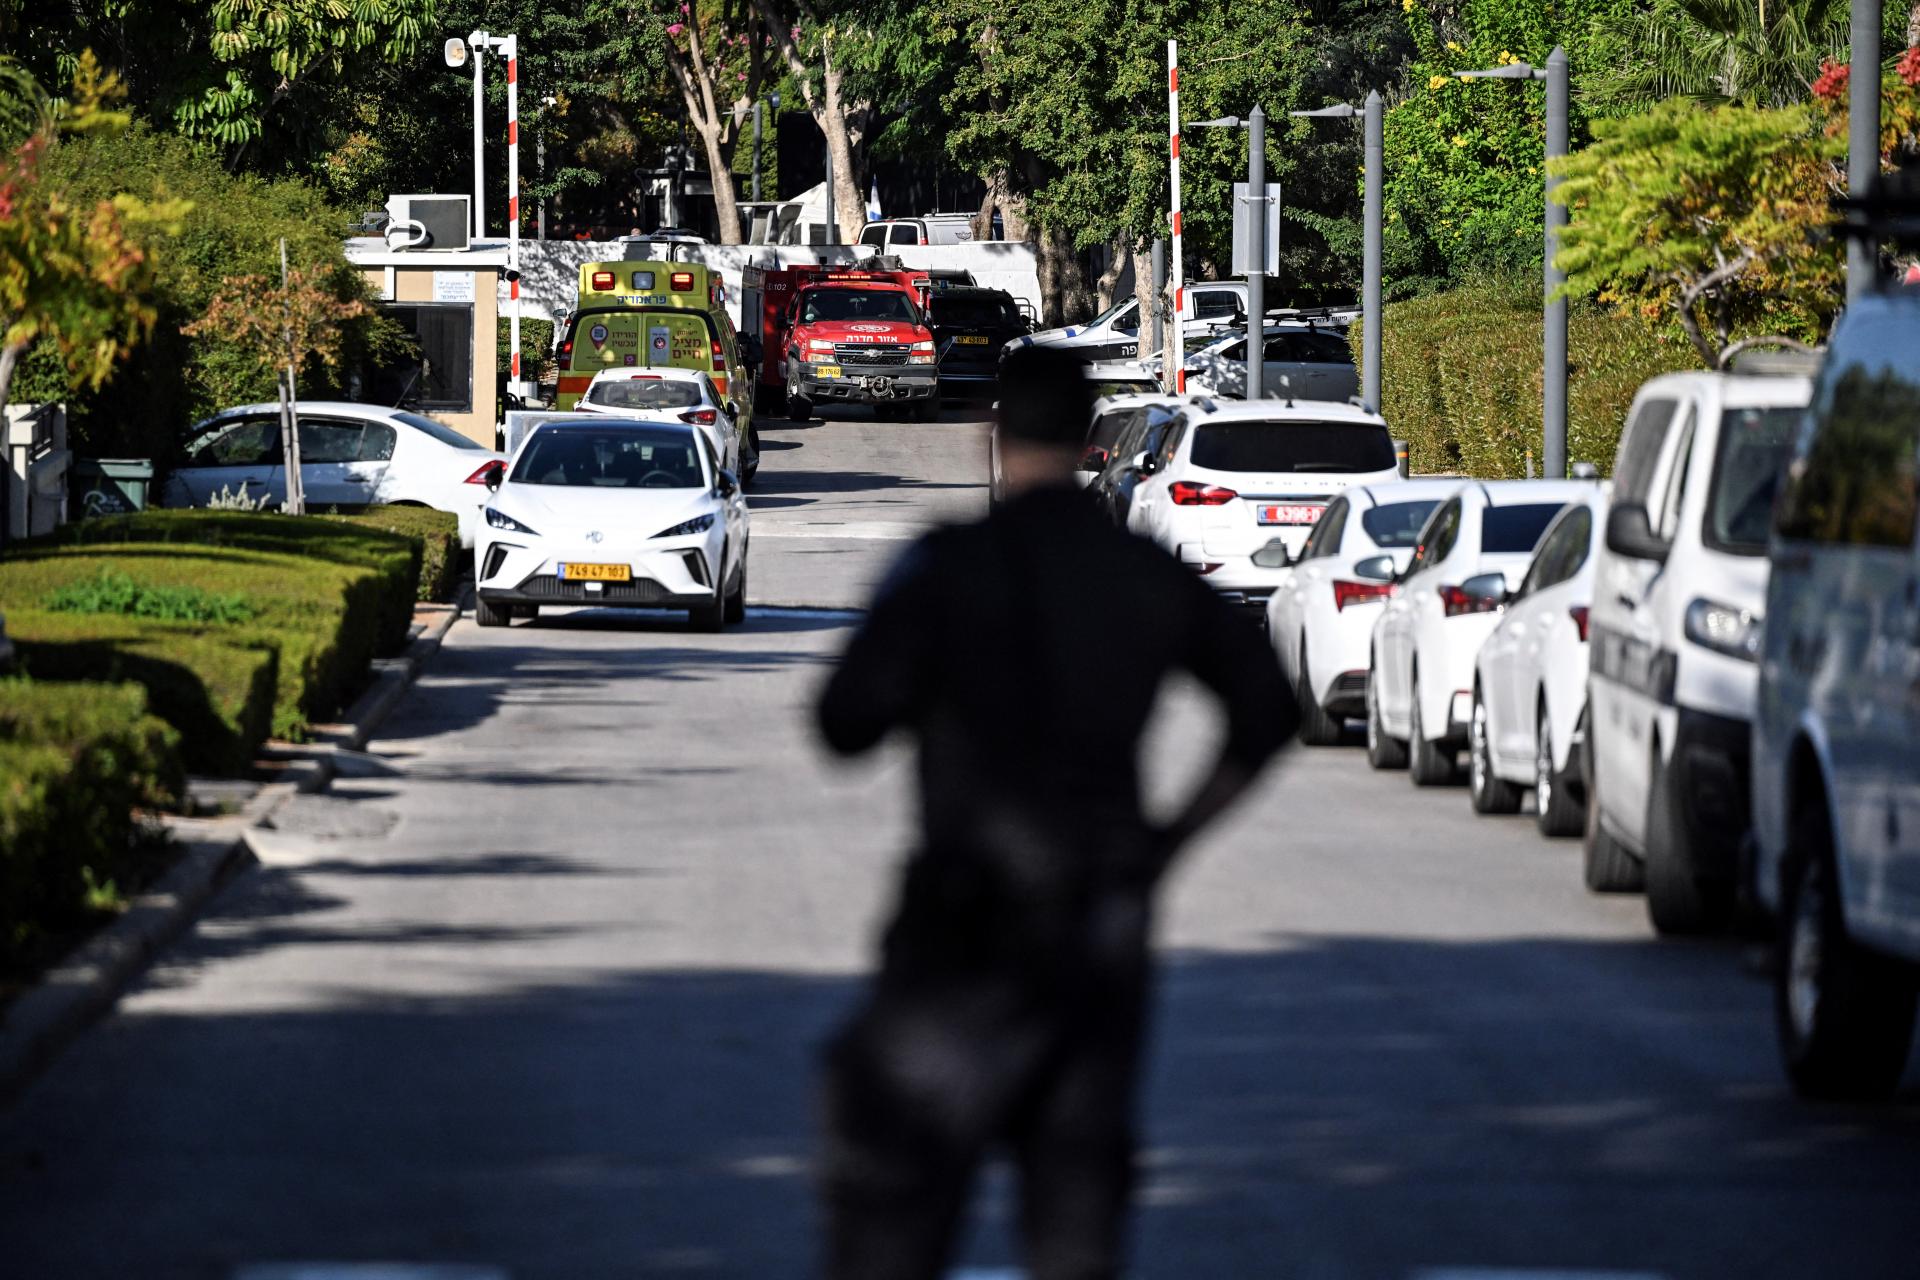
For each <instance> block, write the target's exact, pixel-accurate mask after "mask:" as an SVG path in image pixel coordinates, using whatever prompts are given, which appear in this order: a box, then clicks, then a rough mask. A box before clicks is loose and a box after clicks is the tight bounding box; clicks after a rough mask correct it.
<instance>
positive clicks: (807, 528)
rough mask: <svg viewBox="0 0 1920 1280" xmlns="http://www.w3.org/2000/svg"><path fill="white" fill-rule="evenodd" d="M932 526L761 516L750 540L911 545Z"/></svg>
mask: <svg viewBox="0 0 1920 1280" xmlns="http://www.w3.org/2000/svg"><path fill="white" fill-rule="evenodd" d="M932 527H933V526H932V525H925V524H912V523H908V522H907V521H904V520H900V521H895V520H847V521H842V522H838V523H836V522H834V521H831V520H810V521H805V522H802V521H797V520H794V521H788V520H779V521H775V520H768V519H766V518H764V517H762V518H761V519H759V520H756V521H754V522H753V533H752V537H753V538H754V540H755V541H758V540H759V539H761V538H848V539H855V540H858V541H861V542H911V541H913V540H914V539H915V538H919V537H922V536H924V535H925V534H926V532H927V531H928V530H929V529H931V528H932Z"/></svg>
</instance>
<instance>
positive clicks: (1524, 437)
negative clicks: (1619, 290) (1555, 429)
mask: <svg viewBox="0 0 1920 1280" xmlns="http://www.w3.org/2000/svg"><path fill="white" fill-rule="evenodd" d="M1567 331H1568V332H1567V365H1568V368H1567V457H1568V460H1569V461H1571V462H1591V463H1594V464H1595V465H1596V466H1598V467H1599V468H1600V469H1601V471H1602V472H1603V473H1604V472H1610V471H1611V470H1612V468H1613V455H1614V450H1615V448H1616V447H1617V445H1618V443H1619V439H1620V428H1621V426H1622V424H1623V422H1624V420H1625V418H1626V412H1627V409H1628V407H1629V406H1630V405H1631V404H1632V402H1633V395H1634V392H1635V391H1637V390H1638V389H1639V388H1640V384H1641V383H1643V382H1645V381H1646V380H1647V379H1648V378H1651V377H1653V376H1654V375H1655V374H1660V373H1667V372H1670V371H1672V370H1675V369H1686V368H1696V367H1698V364H1697V361H1696V360H1695V358H1694V356H1693V352H1692V350H1691V348H1688V347H1686V346H1684V345H1683V344H1680V343H1676V342H1673V341H1670V340H1666V339H1663V338H1662V337H1660V336H1659V335H1658V334H1656V333H1655V332H1653V330H1651V329H1650V328H1649V327H1648V326H1647V325H1646V324H1644V323H1643V322H1642V321H1640V320H1639V319H1637V318H1636V317H1634V316H1631V315H1628V314H1625V313H1622V312H1618V311H1612V310H1609V309H1606V308H1603V307H1600V306H1598V305H1596V304H1593V303H1587V302H1579V301H1576V302H1574V303H1573V304H1571V305H1570V306H1569V307H1568V325H1567ZM1544 336H1545V335H1544V321H1543V319H1542V316H1541V306H1540V287H1539V284H1538V282H1537V281H1534V280H1530V279H1527V278H1524V277H1512V278H1506V277H1492V278H1485V279H1480V280H1476V281H1474V282H1473V283H1471V284H1467V285H1463V286H1461V287H1460V288H1457V289H1451V290H1448V291H1447V292H1445V293H1436V294H1430V295H1428V296H1427V297H1424V298H1415V299H1413V300H1411V301H1408V302H1398V303H1394V304H1393V305H1391V306H1389V307H1388V308H1387V309H1386V314H1385V317H1384V323H1383V326H1382V332H1381V348H1382V350H1381V361H1380V364H1381V390H1380V399H1381V406H1380V408H1381V413H1382V414H1383V415H1384V416H1385V418H1386V420H1387V425H1388V426H1389V427H1391V428H1392V430H1393V433H1394V435H1396V436H1398V437H1400V438H1402V439H1404V440H1406V441H1407V442H1408V443H1409V445H1410V446H1411V454H1412V462H1413V469H1414V470H1415V471H1417V472H1426V473H1435V472H1439V473H1460V474H1464V475H1470V476H1479V477H1483V478H1487V479H1494V478H1501V477H1509V478H1511V477H1518V476H1523V475H1525V474H1526V459H1527V455H1528V454H1529V453H1531V454H1532V456H1533V463H1534V472H1535V474H1539V471H1540V467H1541V464H1542V437H1541V421H1540V390H1541V387H1540V383H1541V365H1542V345H1543V341H1544ZM1350 339H1351V341H1352V344H1353V349H1354V353H1355V358H1356V359H1358V358H1360V353H1361V351H1362V341H1363V338H1362V333H1361V326H1359V325H1355V326H1354V328H1353V330H1352V332H1351V335H1350Z"/></svg>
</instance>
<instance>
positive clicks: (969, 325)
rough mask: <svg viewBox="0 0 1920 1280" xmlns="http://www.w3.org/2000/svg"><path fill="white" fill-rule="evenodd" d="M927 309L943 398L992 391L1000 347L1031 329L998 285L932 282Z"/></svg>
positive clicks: (1015, 305)
mask: <svg viewBox="0 0 1920 1280" xmlns="http://www.w3.org/2000/svg"><path fill="white" fill-rule="evenodd" d="M927 310H928V313H929V320H930V322H931V324H930V327H931V328H932V329H933V349H934V351H936V352H937V353H938V354H939V357H940V394H941V395H942V396H946V397H959V396H966V395H992V394H993V389H994V386H995V383H996V382H997V381H998V379H999V377H1000V355H1001V348H1003V347H1004V346H1005V345H1006V344H1007V343H1009V342H1011V341H1013V340H1014V339H1015V338H1020V337H1025V336H1026V335H1027V334H1029V333H1031V332H1033V326H1032V324H1031V323H1030V322H1029V321H1028V320H1027V319H1026V317H1025V316H1022V315H1021V314H1020V305H1019V304H1018V303H1016V302H1015V301H1014V300H1013V295H1012V294H1010V293H1007V292H1006V291H1005V290H1003V289H985V288H981V287H979V286H977V285H953V286H948V287H944V288H940V287H936V288H935V289H934V291H933V294H932V297H931V298H930V299H929V301H928V304H927Z"/></svg>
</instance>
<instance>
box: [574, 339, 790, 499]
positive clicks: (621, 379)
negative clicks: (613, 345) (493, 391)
mask: <svg viewBox="0 0 1920 1280" xmlns="http://www.w3.org/2000/svg"><path fill="white" fill-rule="evenodd" d="M574 408H575V410H577V411H578V412H581V413H618V414H624V415H628V416H632V417H641V418H649V419H653V420H655V421H659V422H686V423H690V424H692V425H693V426H696V427H699V428H700V429H701V430H702V431H704V432H706V435H707V440H708V442H709V443H711V444H712V445H713V447H714V450H715V451H716V452H717V453H718V454H719V456H720V465H721V466H722V467H725V468H726V469H727V470H729V471H731V472H733V473H734V474H736V475H738V476H739V477H740V482H741V483H742V484H752V483H753V477H754V475H755V473H757V472H758V471H759V470H760V442H759V438H758V436H757V435H755V434H753V433H751V432H750V433H749V434H748V436H747V437H746V438H745V439H742V438H741V435H740V424H739V416H740V406H739V405H737V404H735V403H733V402H732V401H731V400H728V399H727V398H726V397H725V396H723V395H721V394H720V389H719V388H718V387H716V386H715V385H714V384H713V379H712V377H710V376H709V375H708V374H707V371H706V370H704V369H677V368H672V367H670V366H664V365H662V366H656V367H653V368H647V369H640V368H632V369H629V368H626V367H615V368H612V369H602V370H601V371H600V372H598V373H596V374H594V375H593V380H592V381H591V382H589V383H587V389H586V390H585V391H583V392H581V393H580V401H579V403H578V404H576V405H574Z"/></svg>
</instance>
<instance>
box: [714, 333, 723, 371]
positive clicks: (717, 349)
mask: <svg viewBox="0 0 1920 1280" xmlns="http://www.w3.org/2000/svg"><path fill="white" fill-rule="evenodd" d="M712 345H713V371H714V372H715V373H725V372H726V371H727V350H726V348H725V347H723V346H721V345H720V340H719V339H718V338H715V339H713V344H712Z"/></svg>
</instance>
